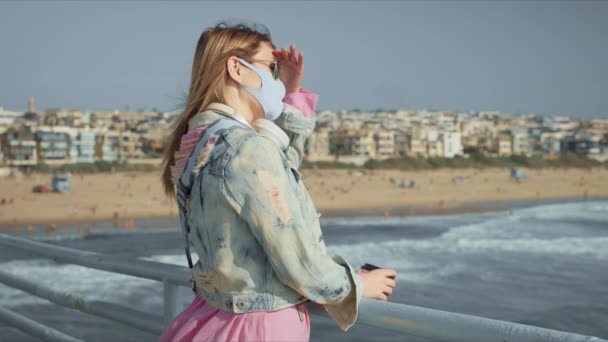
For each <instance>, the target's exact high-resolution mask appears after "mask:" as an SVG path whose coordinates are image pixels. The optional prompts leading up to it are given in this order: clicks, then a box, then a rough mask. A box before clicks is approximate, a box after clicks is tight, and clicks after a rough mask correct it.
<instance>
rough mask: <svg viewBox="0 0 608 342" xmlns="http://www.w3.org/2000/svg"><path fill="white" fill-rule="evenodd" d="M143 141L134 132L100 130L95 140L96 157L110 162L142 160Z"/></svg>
mask: <svg viewBox="0 0 608 342" xmlns="http://www.w3.org/2000/svg"><path fill="white" fill-rule="evenodd" d="M143 141H144V138H143V137H142V136H141V135H140V134H137V133H135V132H131V131H117V130H101V131H100V133H99V134H98V135H97V138H96V157H97V158H98V159H101V160H104V161H110V162H111V161H126V160H128V159H141V158H144V151H143Z"/></svg>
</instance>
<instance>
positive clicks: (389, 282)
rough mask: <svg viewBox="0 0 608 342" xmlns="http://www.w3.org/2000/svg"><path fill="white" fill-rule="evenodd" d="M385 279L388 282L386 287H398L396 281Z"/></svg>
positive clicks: (385, 282)
mask: <svg viewBox="0 0 608 342" xmlns="http://www.w3.org/2000/svg"><path fill="white" fill-rule="evenodd" d="M385 279H386V280H385V281H384V284H386V286H390V287H392V288H394V287H395V286H397V282H396V281H395V280H394V279H391V278H385Z"/></svg>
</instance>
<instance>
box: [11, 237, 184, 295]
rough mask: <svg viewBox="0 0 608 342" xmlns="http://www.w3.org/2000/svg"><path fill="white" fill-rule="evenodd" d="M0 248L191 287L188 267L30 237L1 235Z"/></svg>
mask: <svg viewBox="0 0 608 342" xmlns="http://www.w3.org/2000/svg"><path fill="white" fill-rule="evenodd" d="M0 245H4V246H6V247H9V248H19V249H23V250H26V251H28V252H31V253H33V254H37V255H42V256H45V257H48V258H50V259H52V260H55V261H62V262H65V263H68V264H75V265H80V266H85V267H90V268H94V269H97V270H103V271H108V272H114V273H120V274H125V275H130V276H133V277H138V278H144V279H152V280H156V281H160V282H162V281H163V280H164V279H166V280H167V281H168V282H169V283H172V284H176V285H184V286H189V283H188V278H189V277H190V270H189V269H188V268H187V267H185V266H177V265H169V264H165V263H160V262H154V261H147V260H139V259H128V260H127V259H124V258H120V257H115V256H112V255H107V254H100V253H96V252H89V251H82V250H78V249H73V248H67V247H62V246H56V245H54V244H50V243H45V242H39V241H35V240H31V239H27V238H21V237H17V236H11V235H8V234H4V233H0Z"/></svg>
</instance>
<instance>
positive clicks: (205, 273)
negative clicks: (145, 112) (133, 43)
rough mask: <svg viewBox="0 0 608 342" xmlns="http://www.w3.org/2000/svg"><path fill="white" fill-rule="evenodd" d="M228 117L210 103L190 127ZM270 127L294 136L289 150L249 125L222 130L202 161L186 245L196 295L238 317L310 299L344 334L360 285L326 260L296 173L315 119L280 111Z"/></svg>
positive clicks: (349, 270)
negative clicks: (194, 255)
mask: <svg viewBox="0 0 608 342" xmlns="http://www.w3.org/2000/svg"><path fill="white" fill-rule="evenodd" d="M231 111H232V108H231V107H229V106H227V105H226V104H223V103H217V102H215V103H212V104H211V105H210V106H209V107H207V109H206V110H204V111H202V112H200V113H198V114H197V115H195V116H194V117H193V118H192V119H191V120H190V122H189V128H188V130H189V131H192V130H194V129H197V128H200V127H201V126H204V125H208V124H210V123H212V122H214V121H215V120H217V119H220V118H226V115H225V114H226V113H230V112H231ZM274 123H275V124H276V125H277V126H279V127H280V128H281V129H282V130H283V131H284V132H285V133H286V134H287V136H288V137H289V145H288V147H287V148H286V150H281V148H280V147H279V145H277V144H275V143H274V142H273V141H272V140H271V139H269V138H268V137H266V136H264V135H262V134H259V133H258V132H256V131H255V130H253V129H251V128H245V127H233V128H230V129H226V130H220V131H218V132H217V133H216V134H215V135H214V136H212V137H211V139H210V140H209V142H208V143H207V144H206V146H204V147H203V149H202V150H201V153H200V155H199V156H198V159H197V164H196V166H195V168H194V171H193V174H194V182H193V187H192V192H191V193H190V197H189V200H188V204H187V210H188V215H187V219H188V223H189V226H190V227H191V231H190V233H189V239H190V241H191V245H192V248H193V249H194V250H195V251H196V253H197V254H198V256H199V260H198V261H197V262H196V263H194V267H193V280H194V282H195V284H196V288H197V292H200V293H201V295H202V296H203V298H205V299H206V300H207V301H208V302H209V303H210V304H212V305H214V306H215V307H218V308H221V309H222V310H226V311H231V312H235V313H243V312H251V311H275V310H280V309H283V308H286V307H289V306H293V305H297V304H299V303H302V302H305V301H307V300H310V301H313V302H316V303H319V304H322V305H323V307H324V308H325V310H326V311H327V312H328V314H329V315H330V316H331V317H332V318H333V319H334V320H335V321H336V323H337V324H338V326H339V327H340V329H342V330H343V331H346V330H348V329H349V328H350V327H351V326H352V325H353V324H354V323H355V321H356V320H357V315H358V307H359V303H360V300H361V296H362V291H363V285H362V283H361V280H360V278H359V277H358V275H357V274H356V273H355V269H354V268H353V267H352V266H351V265H350V264H349V263H348V262H347V261H346V260H345V259H344V258H343V257H342V256H340V255H334V256H331V257H330V256H329V255H327V250H326V247H325V243H324V241H323V234H322V231H321V226H320V223H319V216H320V214H318V213H317V211H316V209H315V206H314V204H313V202H312V200H311V198H310V196H309V194H308V190H307V189H306V186H305V185H304V180H303V179H302V178H301V174H300V172H299V170H298V169H299V167H300V164H301V162H302V158H303V155H304V144H305V142H306V140H307V139H308V137H310V135H311V134H312V132H313V130H314V128H315V119H314V118H305V117H304V116H303V115H302V113H301V112H300V111H299V110H298V109H296V108H295V107H294V106H291V105H289V104H284V109H283V112H282V113H281V115H280V116H279V117H278V118H277V119H276V120H275V121H274ZM174 177H175V176H174ZM174 179H175V178H174Z"/></svg>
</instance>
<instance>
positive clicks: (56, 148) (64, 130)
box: [35, 126, 74, 165]
mask: <svg viewBox="0 0 608 342" xmlns="http://www.w3.org/2000/svg"><path fill="white" fill-rule="evenodd" d="M73 131H74V129H73V128H71V127H65V126H39V127H36V129H35V136H36V141H37V142H38V160H39V162H40V163H44V164H49V165H62V164H67V163H69V162H70V134H71V133H72V132H73Z"/></svg>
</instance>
